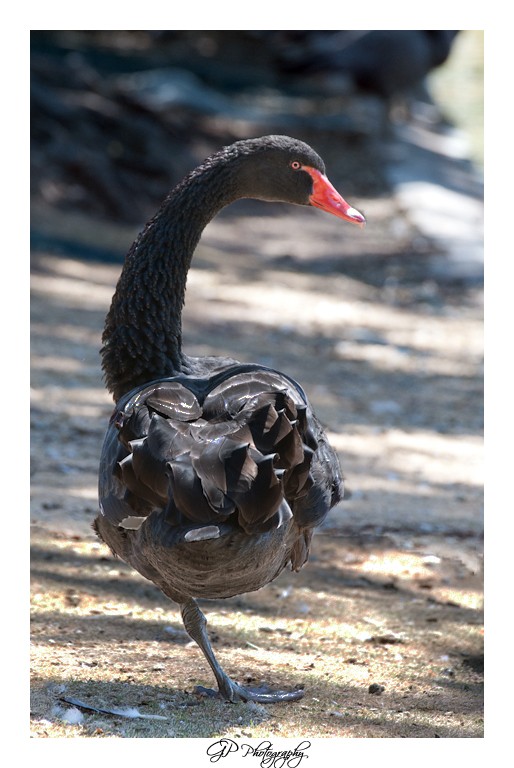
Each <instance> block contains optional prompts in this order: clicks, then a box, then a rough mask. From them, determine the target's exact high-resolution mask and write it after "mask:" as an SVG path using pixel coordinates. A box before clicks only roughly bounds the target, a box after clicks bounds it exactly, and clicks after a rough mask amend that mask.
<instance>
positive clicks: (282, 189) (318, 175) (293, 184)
mask: <svg viewBox="0 0 514 768" xmlns="http://www.w3.org/2000/svg"><path fill="white" fill-rule="evenodd" d="M225 152H227V153H230V154H231V155H232V157H233V162H234V164H235V165H237V179H238V187H239V189H238V196H241V197H252V198H257V199H259V200H274V201H281V202H287V203H296V204H297V205H311V206H314V207H315V208H321V210H323V211H326V212H327V213H331V214H332V215H333V216H337V217H338V218H340V219H345V220H346V221H351V222H352V223H353V224H358V225H359V226H361V227H363V226H364V224H365V223H366V219H365V218H364V216H363V215H362V214H361V213H359V211H357V210H356V209H355V208H353V207H352V206H351V205H349V204H348V203H347V202H346V200H345V199H344V198H343V197H341V195H340V194H339V192H338V191H337V190H336V189H335V188H334V187H333V185H332V184H331V183H330V181H329V180H328V178H327V176H326V174H325V164H324V162H323V160H322V159H321V157H320V156H319V155H318V154H317V153H316V152H315V151H314V150H313V149H312V148H311V147H310V146H309V145H308V144H305V143H304V142H303V141H299V140H298V139H292V138H290V137H289V136H262V137H261V138H259V139H247V140H245V141H238V142H236V143H235V144H232V145H231V146H230V147H227V148H226V149H225Z"/></svg>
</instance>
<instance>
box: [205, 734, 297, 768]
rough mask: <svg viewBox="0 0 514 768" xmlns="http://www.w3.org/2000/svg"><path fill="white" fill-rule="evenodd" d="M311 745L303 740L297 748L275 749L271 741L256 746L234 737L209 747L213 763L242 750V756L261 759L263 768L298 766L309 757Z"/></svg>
mask: <svg viewBox="0 0 514 768" xmlns="http://www.w3.org/2000/svg"><path fill="white" fill-rule="evenodd" d="M310 746H311V743H310V741H302V742H300V744H298V746H297V747H295V749H287V750H282V751H280V750H274V749H273V745H272V743H271V741H261V743H260V744H258V745H257V746H256V747H252V746H251V744H238V743H237V741H233V740H232V739H220V740H219V741H215V742H214V744H211V745H210V746H209V747H208V748H207V754H208V755H209V759H210V761H211V763H217V762H218V760H221V758H222V757H227V756H228V755H230V754H231V753H236V752H240V757H256V758H258V759H260V762H259V765H260V766H261V768H286V767H287V768H297V767H298V766H299V765H300V763H301V762H302V760H303V758H304V757H309V755H306V754H305V751H306V750H307V749H309V748H310Z"/></svg>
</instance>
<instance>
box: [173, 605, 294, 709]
mask: <svg viewBox="0 0 514 768" xmlns="http://www.w3.org/2000/svg"><path fill="white" fill-rule="evenodd" d="M180 609H181V613H182V620H183V622H184V626H185V628H186V630H187V633H188V634H189V636H190V637H191V638H192V639H193V640H194V641H195V642H196V643H198V645H199V646H200V648H201V649H202V651H203V653H204V656H205V658H206V659H207V661H208V662H209V664H210V667H211V669H212V671H213V672H214V676H215V678H216V682H217V683H218V690H217V691H214V690H212V689H210V688H204V687H203V686H201V685H200V686H197V687H196V689H195V690H196V692H197V693H200V694H202V695H204V696H214V697H216V698H221V699H225V700H226V701H232V702H236V701H258V702H260V703H261V704H275V703H279V702H281V701H298V699H301V698H302V696H303V694H304V691H303V689H302V688H297V689H295V690H292V691H276V690H274V689H273V688H270V687H269V686H267V685H262V686H258V687H255V688H246V687H244V686H242V685H239V684H238V683H236V682H234V681H233V680H231V679H230V677H229V676H228V675H227V674H225V672H224V671H223V669H222V668H221V667H220V665H219V664H218V661H217V659H216V657H215V656H214V652H213V650H212V647H211V644H210V642H209V637H208V635H207V629H206V626H207V622H206V620H205V616H204V615H203V613H202V612H201V610H200V609H199V607H198V606H197V604H196V603H195V601H194V600H193V599H190V600H188V601H187V603H182V605H181V606H180Z"/></svg>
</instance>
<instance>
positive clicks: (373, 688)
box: [368, 683, 385, 696]
mask: <svg viewBox="0 0 514 768" xmlns="http://www.w3.org/2000/svg"><path fill="white" fill-rule="evenodd" d="M383 691H385V688H384V686H383V685H379V684H378V683H371V685H370V686H369V688H368V693H372V694H374V695H375V696H380V694H381V693H383Z"/></svg>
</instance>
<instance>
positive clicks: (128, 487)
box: [93, 136, 365, 702]
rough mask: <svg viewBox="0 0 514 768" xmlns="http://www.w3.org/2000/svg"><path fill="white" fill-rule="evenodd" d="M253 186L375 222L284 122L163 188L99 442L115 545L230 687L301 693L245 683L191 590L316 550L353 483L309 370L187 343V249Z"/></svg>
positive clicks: (225, 586) (117, 317) (119, 315)
mask: <svg viewBox="0 0 514 768" xmlns="http://www.w3.org/2000/svg"><path fill="white" fill-rule="evenodd" d="M243 197H251V198H257V199H261V200H271V201H273V200H275V201H285V202H290V203H296V204H299V205H312V206H316V207H318V208H321V209H323V210H325V211H328V212H329V213H332V214H334V215H335V216H338V217H340V218H342V219H347V220H348V221H351V222H354V223H357V224H360V225H363V224H364V221H365V219H364V217H363V216H362V215H361V214H360V213H359V212H358V211H356V210H355V209H354V208H351V207H350V206H349V205H348V203H346V202H345V200H343V198H342V197H341V196H340V195H339V193H338V192H337V191H336V190H335V189H334V187H333V186H332V185H331V184H330V182H329V181H328V179H327V178H326V176H325V166H324V164H323V161H322V160H321V158H320V157H319V156H318V155H317V154H316V152H314V150H312V149H311V148H310V147H309V146H308V145H307V144H304V143H303V142H301V141H298V140H296V139H292V138H289V137H287V136H264V137H262V138H258V139H249V140H245V141H238V142H236V143H235V144H232V145H231V146H228V147H225V148H223V149H222V150H221V151H219V152H217V153H216V154H214V155H212V156H211V157H210V158H208V159H207V160H206V161H205V162H204V163H203V164H202V165H200V166H199V167H198V168H196V169H195V170H194V171H192V172H191V173H190V174H189V175H188V176H186V178H185V179H183V181H182V182H180V183H179V184H178V185H177V186H176V187H175V188H174V189H173V190H172V191H171V193H170V194H169V195H168V197H167V198H166V199H165V200H164V202H163V204H162V206H161V208H160V210H159V211H158V212H157V214H156V215H155V216H154V217H153V218H152V219H151V220H150V221H149V222H148V224H147V225H146V226H145V228H144V229H143V231H142V232H141V234H140V235H139V237H138V238H137V239H136V241H135V242H134V244H133V245H132V247H131V249H130V250H129V252H128V254H127V257H126V260H125V265H124V267H123V271H122V274H121V277H120V279H119V282H118V285H117V288H116V292H115V294H114V297H113V300H112V304H111V308H110V311H109V313H108V315H107V318H106V324H105V330H104V333H103V338H102V341H103V347H102V350H101V354H102V358H103V359H102V366H103V370H104V374H105V380H106V384H107V387H108V389H109V390H110V391H111V392H112V393H113V396H114V399H115V401H116V406H115V409H114V412H113V414H112V417H111V420H110V424H109V427H108V429H107V433H106V436H105V441H104V445H103V449H102V455H101V463H100V473H99V497H100V514H99V515H98V516H97V518H96V519H95V522H94V524H93V526H94V528H95V530H96V532H97V534H98V535H99V537H100V538H101V539H102V540H103V541H104V542H105V543H106V544H107V545H108V546H109V547H110V548H111V550H112V552H113V553H114V554H116V555H118V556H119V557H121V558H122V559H123V560H124V561H125V562H127V563H129V564H130V565H131V566H132V567H133V568H135V569H136V570H137V571H139V573H141V574H142V575H143V576H145V577H146V578H147V579H149V580H150V581H152V582H153V583H154V584H156V585H157V586H158V587H159V588H160V589H161V590H162V591H163V592H164V594H165V595H167V597H169V598H171V600H174V601H175V602H176V603H178V604H179V606H180V610H181V615H182V619H183V622H184V626H185V628H186V630H187V632H188V634H189V635H190V636H191V637H192V638H193V639H194V640H195V641H196V643H198V645H199V646H200V648H201V649H202V651H203V653H204V655H205V657H206V659H207V661H208V662H209V664H210V666H211V668H212V671H213V673H214V676H215V678H216V682H217V684H218V689H219V690H218V691H217V692H216V693H215V692H214V691H211V690H209V689H205V688H198V689H197V690H198V691H201V692H202V693H204V694H209V695H216V696H221V697H223V698H224V699H227V700H229V701H241V700H243V701H248V700H252V701H260V702H275V701H291V700H295V699H299V698H300V697H301V696H302V695H303V691H302V690H293V691H273V690H271V689H270V688H268V687H267V686H263V687H259V688H253V689H252V688H245V687H243V686H241V685H238V684H237V683H236V682H234V681H233V680H231V679H230V678H229V677H228V676H227V675H226V674H225V672H224V671H223V670H222V668H221V667H220V665H219V664H218V662H217V660H216V658H215V656H214V653H213V651H212V648H211V645H210V642H209V638H208V634H207V630H206V620H205V617H204V615H203V613H202V612H201V611H200V609H199V608H198V606H197V603H196V601H195V598H211V599H217V598H225V597H231V596H234V595H238V594H241V593H243V592H250V591H253V590H256V589H259V588H260V587H262V586H264V585H265V584H267V583H268V582H270V581H271V580H272V579H274V578H275V577H276V576H278V574H279V573H280V572H281V571H282V569H283V568H285V567H286V566H288V565H290V566H291V568H292V569H294V570H296V571H297V570H299V569H300V568H301V567H302V565H303V564H304V563H305V562H306V560H307V557H308V554H309V546H310V541H311V537H312V533H313V530H314V528H315V527H316V526H317V525H319V524H320V523H321V522H322V521H323V519H324V518H325V516H326V514H327V513H328V511H329V509H330V508H331V507H332V506H333V505H334V504H336V503H337V502H338V501H339V500H340V498H341V495H342V478H341V470H340V467H339V462H338V459H337V457H336V454H335V453H334V452H333V450H332V449H331V447H330V446H329V444H328V442H327V438H326V436H325V434H324V432H323V430H322V428H321V426H320V424H319V422H318V420H317V419H316V417H315V415H314V414H313V412H312V410H311V407H310V405H309V402H308V400H307V398H306V396H305V393H304V391H303V389H302V388H301V386H300V385H299V384H297V383H296V382H295V381H294V380H293V379H291V378H289V376H287V375H286V374H284V373H279V372H278V371H275V370H272V369H270V368H266V367H265V366H263V365H256V364H254V365H252V364H247V363H238V362H237V361H235V360H232V359H229V358H218V357H207V358H194V357H189V356H187V355H185V354H184V352H183V351H182V345H181V310H182V305H183V302H184V294H185V287H186V277H187V272H188V269H189V265H190V262H191V257H192V255H193V252H194V250H195V247H196V245H197V243H198V241H199V239H200V236H201V234H202V230H203V229H204V227H205V226H206V224H207V223H208V222H209V221H210V220H211V219H212V217H213V216H214V215H215V214H216V213H217V212H218V211H219V210H220V209H221V208H223V206H225V205H228V204H229V203H231V202H233V201H235V200H237V199H238V198H243Z"/></svg>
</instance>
